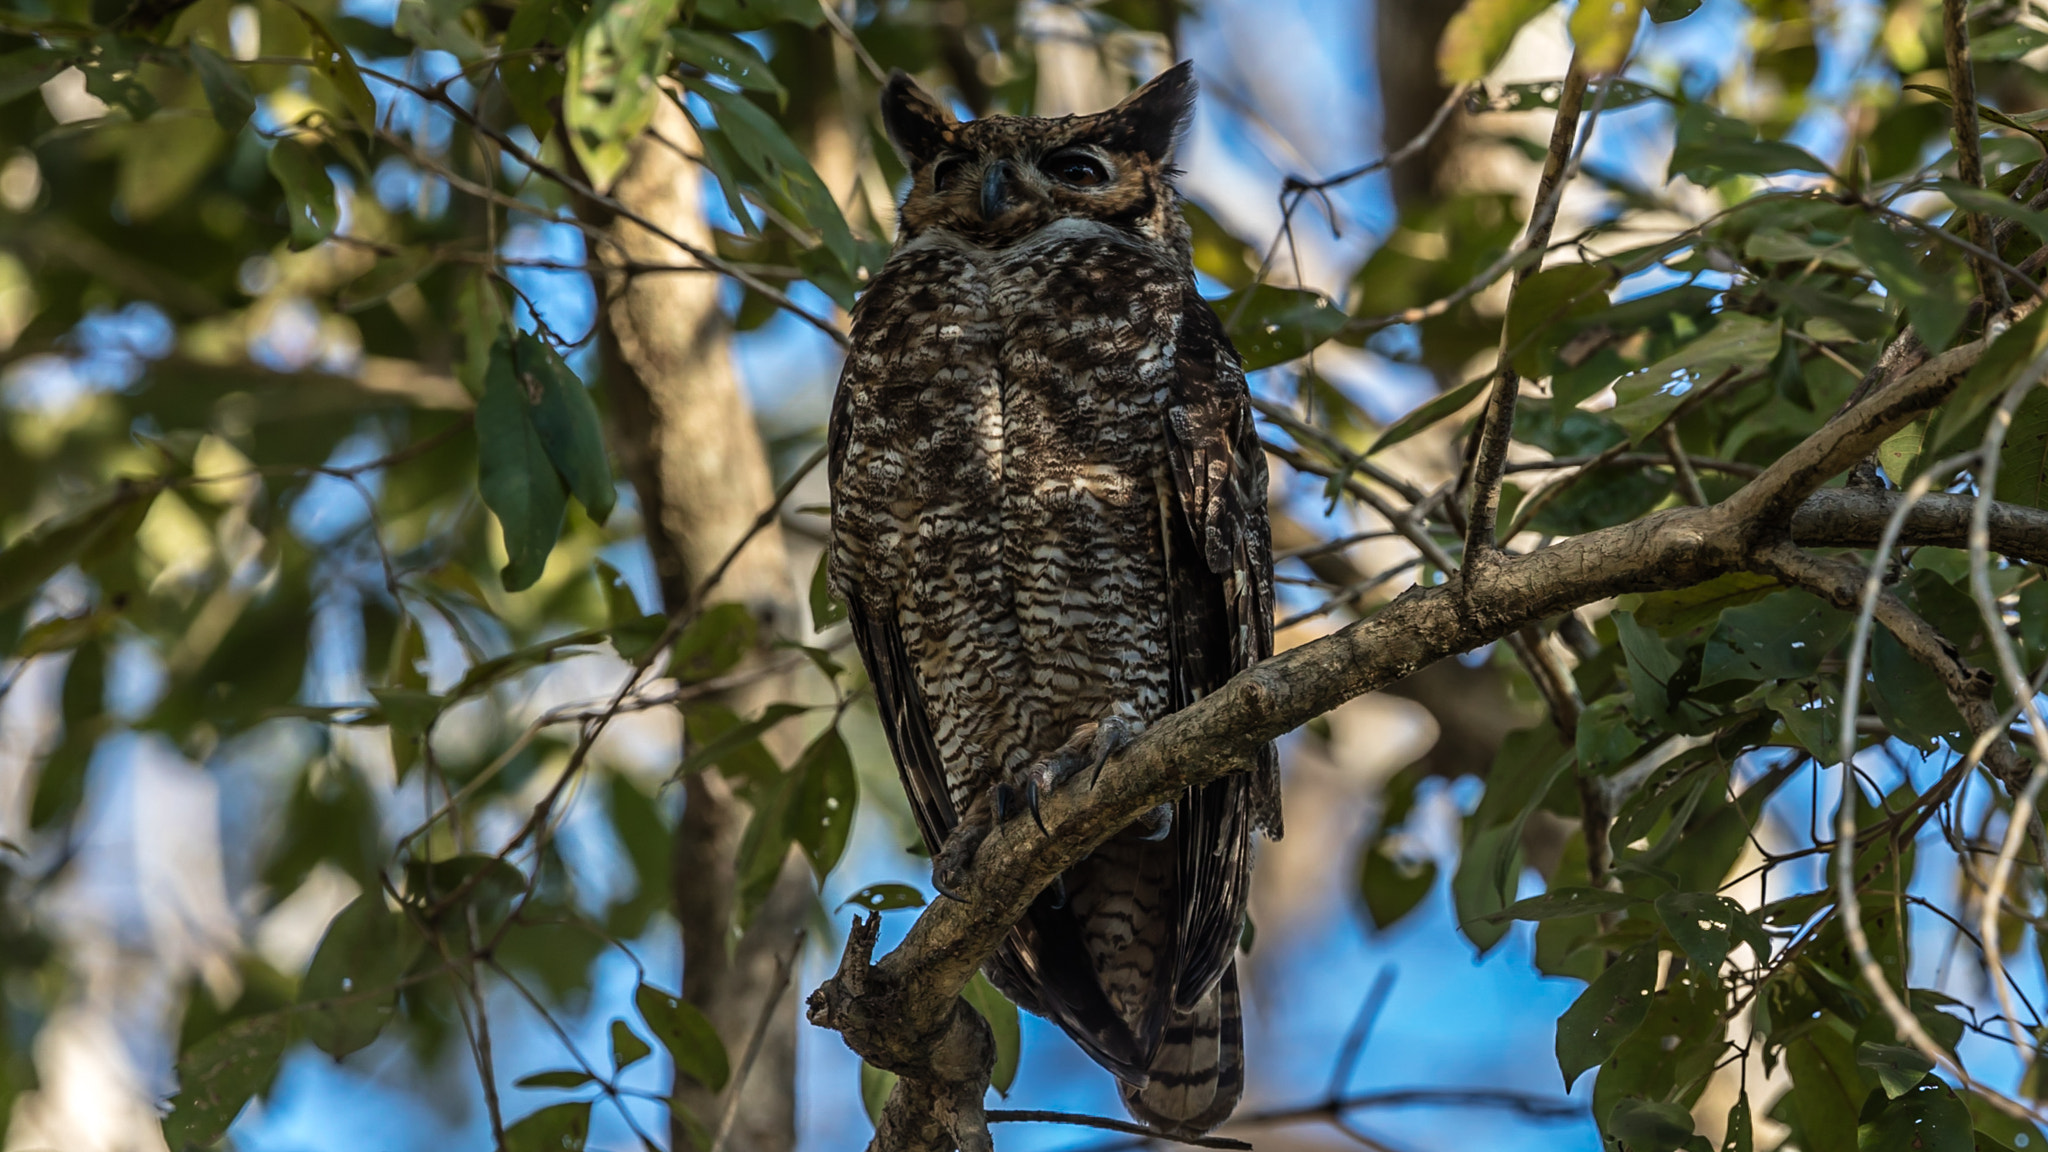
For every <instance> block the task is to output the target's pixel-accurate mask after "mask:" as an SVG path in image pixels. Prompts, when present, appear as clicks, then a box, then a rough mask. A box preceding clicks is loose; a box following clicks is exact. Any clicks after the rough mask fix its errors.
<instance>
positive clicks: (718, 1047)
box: [633, 984, 732, 1092]
mask: <svg viewBox="0 0 2048 1152" xmlns="http://www.w3.org/2000/svg"><path fill="white" fill-rule="evenodd" d="M633 1003H634V1004H635V1005H637V1006H638V1007H639V1009H640V1018H641V1019H643V1020H645V1021H647V1027H648V1028H649V1029H650V1030H652V1031H653V1032H654V1038H655V1039H657V1040H659V1041H661V1046H662V1047H664V1048H666V1049H668V1054H669V1057H670V1058H671V1059H673V1060H674V1061H675V1063H676V1069H677V1070H678V1071H680V1072H682V1073H683V1074H684V1075H686V1076H688V1077H690V1078H691V1079H692V1080H695V1081H696V1082H697V1083H699V1084H701V1085H703V1086H704V1087H706V1088H708V1089H710V1090H711V1091H713V1092H719V1091H723V1090H724V1088H725V1081H726V1078H727V1077H729V1076H730V1075H731V1074H732V1073H731V1069H730V1067H729V1066H728V1065H727V1063H726V1059H725V1042H724V1041H722V1040H720V1039H719V1038H718V1032H717V1030H716V1029H714V1028H712V1027H711V1021H709V1020H706V1019H705V1018H704V1013H702V1012H700V1011H698V1010H697V1006H696V1005H695V1004H692V1003H690V1002H689V1001H687V1000H679V999H677V998H676V997H674V996H671V995H669V994H668V993H666V992H663V991H662V990H661V989H659V988H656V987H654V986H653V985H651V984H642V985H640V988H639V990H638V991H636V992H635V993H634V994H633Z"/></svg>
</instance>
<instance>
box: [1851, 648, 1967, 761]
mask: <svg viewBox="0 0 2048 1152" xmlns="http://www.w3.org/2000/svg"><path fill="white" fill-rule="evenodd" d="M1870 697H1871V699H1870V702H1871V704H1872V705H1873V706H1874V707H1875V708H1876V709H1877V715H1878V718H1879V719H1880V720H1883V721H1884V724H1885V728H1886V729H1887V730H1889V731H1890V732H1891V734H1892V735H1893V736H1896V737H1898V738H1899V739H1901V740H1904V741H1906V742H1907V743H1909V744H1912V745H1913V746H1914V747H1916V748H1920V749H1922V750H1923V751H1931V750H1932V749H1933V748H1934V743H1935V741H1937V740H1940V739H1941V738H1943V737H1945V736H1953V735H1959V734H1960V733H1961V732H1962V730H1963V717H1962V713H1960V712H1958V711H1956V706H1955V703H1954V701H1952V700H1950V699H1949V697H1948V690H1947V689H1946V688H1944V687H1943V686H1942V683H1941V678H1940V677H1939V676H1937V675H1935V673H1934V670H1933V669H1931V668H1929V667H1927V665H1925V664H1922V663H1920V661H1918V660H1916V659H1914V658H1913V654H1912V653H1911V652H1909V651H1907V650H1906V646H1905V645H1903V644H1901V643H1899V641H1898V639H1897V638H1896V637H1894V636H1893V635H1892V634H1891V631H1890V629H1887V628H1878V629H1876V630H1875V631H1873V633H1872V634H1871V638H1870Z"/></svg>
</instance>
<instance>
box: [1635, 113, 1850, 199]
mask: <svg viewBox="0 0 2048 1152" xmlns="http://www.w3.org/2000/svg"><path fill="white" fill-rule="evenodd" d="M1775 172H1814V173H1818V174H1820V175H1823V176H1825V175H1829V171H1828V166H1827V165H1826V164H1823V163H1821V162H1820V160H1819V159H1818V158H1816V157H1815V156H1814V155H1813V153H1811V152H1808V151H1807V150H1806V149H1804V148H1800V147H1798V146H1796V145H1792V144H1787V143H1785V142H1784V141H1782V140H1758V139H1757V138H1756V126H1755V125H1753V124H1750V123H1749V122H1747V121H1744V120H1737V119H1735V118H1733V117H1730V116H1724V115H1722V114H1721V113H1719V112H1717V111H1715V110H1714V109H1712V108H1710V107H1708V106H1707V105H1705V104H1688V105H1686V106H1685V107H1683V108H1681V109H1680V110H1679V113H1678V131H1677V137H1676V141H1675V143H1674V146H1673V148H1672V151H1671V164H1670V168H1669V170H1668V173H1667V178H1670V177H1678V176H1683V177H1685V178H1686V179H1688V180H1691V181H1692V182H1693V183H1695V184H1698V185H1700V186H1702V187H1705V186H1708V185H1712V184H1717V183H1719V182H1720V181H1722V180H1724V179H1726V178H1727V177H1729V176H1737V175H1755V176H1766V175H1770V174H1772V173H1775Z"/></svg>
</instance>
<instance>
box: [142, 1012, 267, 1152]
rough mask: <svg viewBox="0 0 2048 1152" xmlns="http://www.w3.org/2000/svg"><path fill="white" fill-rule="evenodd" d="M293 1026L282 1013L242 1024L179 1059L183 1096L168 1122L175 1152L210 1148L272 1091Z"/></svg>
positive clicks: (166, 1136) (176, 1098)
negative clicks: (248, 1106)
mask: <svg viewBox="0 0 2048 1152" xmlns="http://www.w3.org/2000/svg"><path fill="white" fill-rule="evenodd" d="M289 1033H290V1021H289V1020H288V1019H287V1017H286V1015H285V1014H284V1013H282V1012H268V1013H265V1014H263V1015H261V1016H251V1017H248V1018H246V1019H242V1020H237V1021H234V1022H233V1023H231V1024H229V1025H227V1026H226V1027H224V1028H222V1029H221V1030H220V1031H218V1032H215V1033H213V1034H212V1035H210V1036H208V1037H206V1038H205V1039H203V1040H201V1041H199V1043H197V1044H194V1045H193V1046H192V1047H191V1048H188V1049H187V1050H185V1051H184V1052H183V1053H181V1054H180V1055H179V1056H178V1094H177V1095H176V1096H174V1097H172V1098H171V1114H170V1115H169V1116H167V1117H165V1118H164V1142H165V1143H167V1144H169V1145H170V1146H171V1152H187V1150H188V1149H198V1148H206V1147H210V1146H211V1145H213V1144H214V1143H216V1142H218V1141H219V1140H220V1138H221V1137H222V1136H223V1135H225V1134H226V1133H227V1130H228V1125H230V1124H232V1123H234V1120H235V1117H236V1116H237V1115H239V1114H240V1113H241V1111H242V1106H243V1105H244V1104H247V1103H248V1102H249V1098H250V1097H252V1096H254V1095H256V1094H257V1093H258V1092H266V1091H268V1090H269V1087H270V1082H271V1079H272V1078H273V1077H275V1076H276V1075H277V1066H278V1062H279V1061H281V1060H282V1059H283V1058H284V1049H285V1042H286V1040H287V1039H288V1037H289Z"/></svg>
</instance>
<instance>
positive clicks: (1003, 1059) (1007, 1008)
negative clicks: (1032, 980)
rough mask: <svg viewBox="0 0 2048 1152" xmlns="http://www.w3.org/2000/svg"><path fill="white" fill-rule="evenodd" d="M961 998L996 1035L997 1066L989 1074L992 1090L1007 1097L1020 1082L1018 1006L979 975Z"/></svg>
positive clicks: (975, 976) (1020, 1037) (977, 974)
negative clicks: (1013, 1083)
mask: <svg viewBox="0 0 2048 1152" xmlns="http://www.w3.org/2000/svg"><path fill="white" fill-rule="evenodd" d="M960 998H961V999H962V1000H965V1001H967V1003H968V1004H969V1005H971V1006H973V1008H974V1010H975V1011H976V1012H979V1013H981V1016H982V1019H984V1020H987V1021H988V1027H989V1031H990V1032H992V1033H994V1034H995V1038H996V1067H995V1071H994V1072H992V1073H991V1074H990V1075H989V1087H991V1088H994V1089H995V1090H996V1091H997V1092H1000V1093H1002V1094H1003V1095H1005V1096H1008V1095H1009V1094H1010V1085H1011V1083H1012V1082H1014V1081H1015V1080H1016V1079H1017V1055H1018V1052H1017V1050H1018V1046H1019V1045H1020V1044H1021V1043H1022V1040H1023V1033H1022V1031H1021V1029H1019V1027H1018V1023H1017V1006H1016V1005H1015V1004H1012V1003H1010V1002H1009V1000H1008V999H1006V998H1005V997H1004V996H1003V994H1002V993H1001V992H998V991H996V986H995V985H993V984H991V983H989V982H988V977H986V976H984V975H982V974H981V973H980V972H976V973H975V974H974V979H972V980H969V981H968V982H967V987H965V988H963V989H961V990H960Z"/></svg>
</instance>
